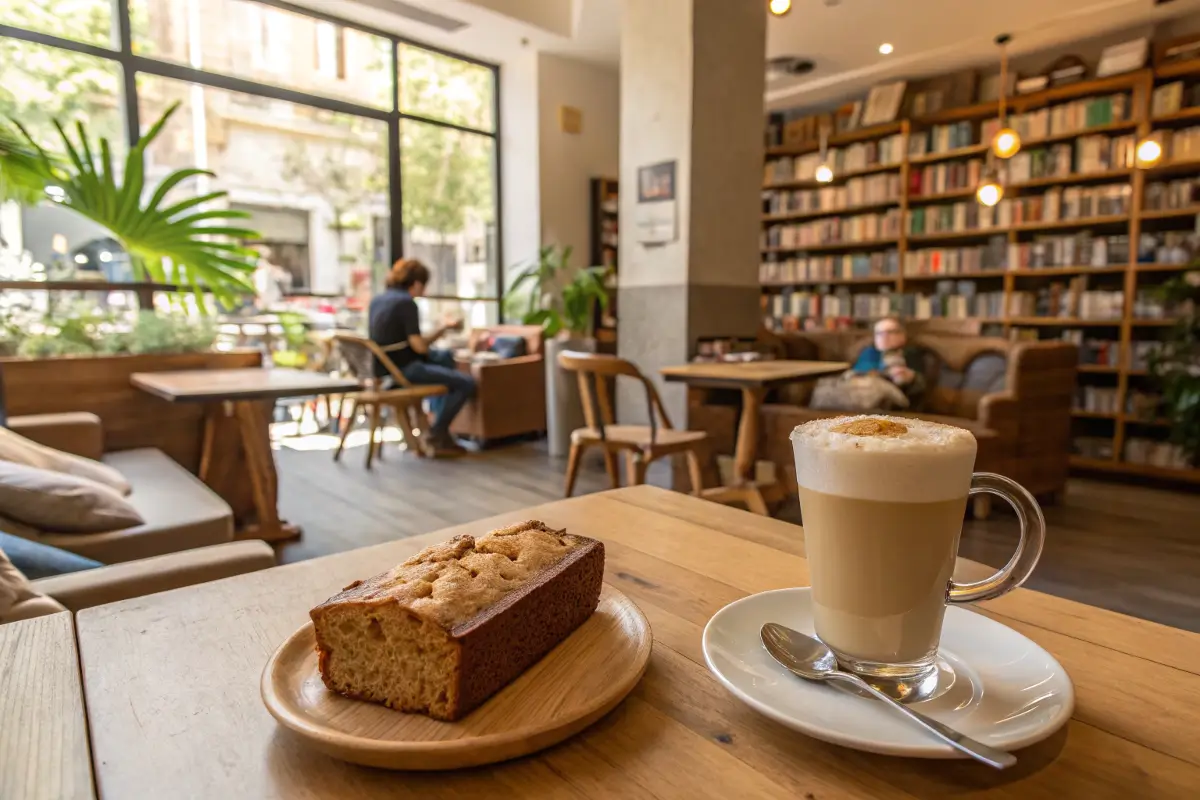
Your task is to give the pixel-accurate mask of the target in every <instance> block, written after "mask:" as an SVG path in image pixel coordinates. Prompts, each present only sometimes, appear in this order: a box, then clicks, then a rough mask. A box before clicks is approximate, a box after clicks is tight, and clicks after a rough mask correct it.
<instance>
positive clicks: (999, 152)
mask: <svg viewBox="0 0 1200 800" xmlns="http://www.w3.org/2000/svg"><path fill="white" fill-rule="evenodd" d="M1011 39H1012V37H1011V36H1009V35H1008V34H1007V33H1002V34H1000V35H999V36H997V37H996V46H997V47H999V48H1000V130H998V131H996V135H995V136H993V137H992V152H993V153H995V154H996V157H997V158H1012V157H1013V156H1015V155H1016V154H1017V151H1018V150H1020V149H1021V137H1020V136H1019V135H1018V134H1017V132H1016V131H1014V130H1013V129H1012V128H1010V127H1008V113H1007V111H1008V109H1007V108H1006V105H1005V101H1006V100H1007V99H1008V43H1009V41H1010V40H1011ZM992 205H995V203H992Z"/></svg>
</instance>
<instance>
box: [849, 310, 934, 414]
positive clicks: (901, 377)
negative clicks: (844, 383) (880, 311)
mask: <svg viewBox="0 0 1200 800" xmlns="http://www.w3.org/2000/svg"><path fill="white" fill-rule="evenodd" d="M907 345H908V334H907V333H906V332H905V330H904V325H903V323H901V322H900V320H899V319H897V318H896V317H885V318H883V319H881V320H879V321H878V322H876V323H875V344H874V345H867V346H866V347H864V348H863V350H862V352H861V353H859V354H858V358H857V359H856V360H855V362H854V366H852V367H851V368H850V371H851V372H852V373H854V374H857V375H869V374H872V373H874V374H878V375H881V376H883V377H885V378H887V379H888V380H889V381H891V382H892V383H894V384H895V385H896V386H898V387H899V388H900V391H902V392H904V395H905V397H907V398H908V401H909V404H910V406H909V407H910V408H916V407H917V406H918V404H919V403H920V401H921V398H922V395H923V394H924V393H925V376H923V375H922V374H921V356H920V353H918V352H917V350H915V349H914V348H911V347H908V346H907Z"/></svg>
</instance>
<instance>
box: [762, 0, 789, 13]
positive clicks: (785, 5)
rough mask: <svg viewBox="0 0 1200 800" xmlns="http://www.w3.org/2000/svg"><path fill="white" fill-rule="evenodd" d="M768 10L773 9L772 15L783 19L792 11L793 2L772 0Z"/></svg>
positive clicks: (768, 4)
mask: <svg viewBox="0 0 1200 800" xmlns="http://www.w3.org/2000/svg"><path fill="white" fill-rule="evenodd" d="M767 8H769V9H771V13H772V14H774V15H775V16H777V17H782V16H783V15H784V14H786V13H788V12H789V11H791V10H792V0H770V2H769V3H767Z"/></svg>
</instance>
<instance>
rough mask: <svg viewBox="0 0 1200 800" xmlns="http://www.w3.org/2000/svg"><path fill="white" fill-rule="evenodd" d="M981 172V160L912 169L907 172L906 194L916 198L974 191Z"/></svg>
mask: <svg viewBox="0 0 1200 800" xmlns="http://www.w3.org/2000/svg"><path fill="white" fill-rule="evenodd" d="M982 172H983V160H982V159H979V158H972V159H970V160H967V161H945V162H942V163H940V164H929V165H928V166H925V167H912V168H910V169H909V171H908V193H909V196H910V197H913V198H917V197H921V196H923V195H936V194H945V193H946V192H954V191H961V190H965V189H970V190H974V189H975V187H976V186H977V185H978V184H979V176H980V175H981V174H982Z"/></svg>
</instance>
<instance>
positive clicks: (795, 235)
mask: <svg viewBox="0 0 1200 800" xmlns="http://www.w3.org/2000/svg"><path fill="white" fill-rule="evenodd" d="M899 235H900V209H898V208H893V209H889V210H887V211H884V212H881V213H879V214H857V215H855V216H850V217H827V218H825V219H815V220H811V221H807V222H791V223H783V224H779V225H770V226H768V227H767V229H766V230H765V231H764V232H763V246H764V247H806V246H809V247H811V246H817V245H823V244H840V243H843V242H845V243H852V242H873V241H878V240H880V239H893V238H896V237H898V236H899Z"/></svg>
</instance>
